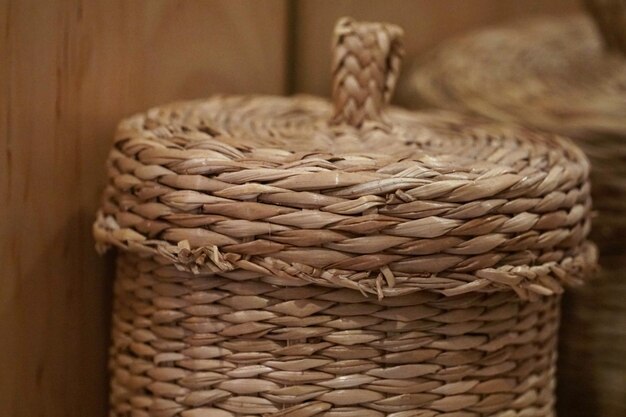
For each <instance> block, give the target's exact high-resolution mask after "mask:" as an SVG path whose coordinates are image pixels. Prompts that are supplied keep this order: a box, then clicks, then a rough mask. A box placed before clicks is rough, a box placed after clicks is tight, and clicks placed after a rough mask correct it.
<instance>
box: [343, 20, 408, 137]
mask: <svg viewBox="0 0 626 417" xmlns="http://www.w3.org/2000/svg"><path fill="white" fill-rule="evenodd" d="M402 35H403V31H402V29H401V28H400V27H398V26H396V25H392V24H388V23H372V22H355V21H354V20H353V19H351V18H345V17H344V18H342V19H340V20H339V21H338V22H337V25H336V26H335V34H334V40H333V63H332V76H333V87H332V91H333V92H332V94H333V102H334V107H335V111H334V115H333V117H332V119H331V123H332V124H342V123H345V124H349V125H351V126H354V127H361V126H362V125H363V123H364V122H367V121H370V122H377V123H381V124H383V125H386V123H385V120H384V114H383V110H384V108H385V106H386V105H387V104H388V103H389V101H390V99H391V96H392V95H393V90H394V87H395V85H396V82H397V80H398V75H399V73H400V64H401V61H402V56H403V54H404V49H403V46H402Z"/></svg>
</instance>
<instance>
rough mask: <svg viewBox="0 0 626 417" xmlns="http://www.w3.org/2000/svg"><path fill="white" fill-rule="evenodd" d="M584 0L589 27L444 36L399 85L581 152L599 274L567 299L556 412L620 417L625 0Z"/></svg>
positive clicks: (625, 238)
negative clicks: (568, 139) (569, 143)
mask: <svg viewBox="0 0 626 417" xmlns="http://www.w3.org/2000/svg"><path fill="white" fill-rule="evenodd" d="M587 3H588V5H589V9H590V10H591V12H592V14H593V15H594V16H595V17H596V18H597V19H598V22H597V25H595V24H594V22H593V21H592V19H590V18H589V17H585V16H576V17H569V18H537V19H533V20H526V21H520V22H517V23H513V24H510V25H507V26H503V27H499V28H494V29H490V30H485V31H482V32H478V33H474V34H469V35H467V36H464V37H462V38H460V39H456V40H453V41H450V42H449V43H447V44H445V45H442V47H441V48H439V49H437V50H435V51H434V52H433V53H432V54H431V55H429V56H428V57H427V58H425V59H424V62H423V63H422V64H421V65H420V66H419V68H418V69H417V70H416V71H415V73H414V75H413V76H412V77H411V80H410V83H411V85H410V86H409V87H408V88H409V89H410V90H412V91H413V93H415V94H416V95H418V96H419V100H415V98H414V101H413V104H414V105H416V106H417V105H420V106H424V105H430V106H437V107H443V108H447V109H455V110H463V111H466V112H471V113H475V114H480V115H482V116H487V117H489V118H490V119H495V120H500V121H508V122H516V123H519V124H522V125H527V126H535V127H540V128H543V129H546V130H549V131H552V132H559V133H567V134H569V135H571V136H573V137H574V138H575V140H576V142H577V143H578V144H579V145H580V146H581V148H582V149H583V150H584V151H585V153H586V154H587V155H588V156H589V157H590V159H591V162H592V166H593V170H592V175H591V178H592V183H593V198H594V207H595V208H597V209H598V215H597V217H596V218H595V219H594V234H593V238H594V240H595V241H596V242H597V243H598V245H599V246H600V251H601V253H602V254H603V258H602V259H601V263H602V266H603V268H604V271H603V272H602V276H601V278H602V279H601V280H599V281H598V282H596V283H594V285H591V286H590V287H589V288H587V289H585V290H583V291H580V292H576V293H575V294H574V296H573V297H572V298H571V299H570V300H566V301H567V302H566V309H565V311H564V316H565V320H566V323H565V325H564V332H563V334H562V343H561V346H562V354H561V358H562V360H561V363H560V369H561V376H562V378H561V380H560V382H559V387H560V394H561V398H562V399H563V401H562V402H561V409H560V412H561V414H562V415H564V416H567V417H570V416H571V417H574V416H581V417H593V416H600V417H622V416H624V415H626V343H624V330H623V328H624V327H623V326H620V325H619V324H621V323H624V322H626V310H624V306H623V304H624V300H626V286H625V285H626V274H624V268H623V257H624V255H625V254H626V251H625V248H626V181H625V179H626V58H625V57H624V56H623V55H622V54H623V53H624V52H626V37H625V36H624V35H626V2H624V1H623V0H608V1H601V0H592V1H587ZM596 26H597V27H598V28H599V29H596ZM601 34H603V35H604V38H603V37H602V36H601ZM617 300H620V301H617ZM609 317H610V318H609ZM607 320H608V322H607ZM607 323H611V325H609V326H607ZM581 329H584V330H581ZM582 358H584V359H582ZM581 361H582V362H585V364H584V365H582V364H581ZM581 381H584V383H582V382H581Z"/></svg>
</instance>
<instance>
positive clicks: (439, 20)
mask: <svg viewBox="0 0 626 417" xmlns="http://www.w3.org/2000/svg"><path fill="white" fill-rule="evenodd" d="M578 8H579V1H578V0H523V1H519V0H471V1H470V0H445V1H436V0H385V1H382V0H297V1H296V2H295V11H294V16H295V23H292V27H293V28H294V29H292V30H293V31H294V34H295V46H294V51H295V57H294V60H293V62H292V68H293V71H294V75H292V77H293V79H294V82H293V88H292V89H293V91H295V92H303V93H310V94H317V95H324V96H329V95H330V70H329V67H330V42H331V33H332V30H333V27H334V25H335V22H336V21H337V19H338V18H340V17H342V16H351V17H354V18H355V19H360V20H370V21H388V22H392V23H396V24H399V25H400V26H402V27H403V28H404V30H405V39H404V41H405V47H406V52H407V54H406V56H407V60H408V61H410V58H411V57H414V56H416V55H418V54H420V53H421V52H424V51H425V50H427V49H428V48H430V47H433V46H434V45H436V44H437V43H438V42H440V41H442V40H444V39H446V38H448V37H450V36H454V35H456V34H460V33H464V32H466V31H467V30H470V29H473V28H478V27H481V26H484V25H487V24H493V23H496V22H499V21H503V20H506V19H510V18H515V17H520V16H525V15H532V14H540V13H550V14H556V13H566V12H571V11H574V10H577V9H578ZM405 64H406V63H405ZM404 69H405V74H406V69H407V65H405V66H404Z"/></svg>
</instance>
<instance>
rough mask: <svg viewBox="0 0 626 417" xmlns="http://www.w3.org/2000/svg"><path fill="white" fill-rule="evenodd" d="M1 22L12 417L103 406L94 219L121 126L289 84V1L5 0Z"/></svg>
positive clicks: (5, 346) (0, 319) (3, 305)
mask: <svg viewBox="0 0 626 417" xmlns="http://www.w3.org/2000/svg"><path fill="white" fill-rule="evenodd" d="M0 28H1V31H0V32H1V33H0V36H1V37H0V60H1V62H0V93H1V94H0V123H1V125H0V415H2V416H11V417H39V416H42V417H85V416H95V417H98V416H104V415H105V414H106V391H107V381H106V349H107V343H108V314H109V311H108V297H109V293H108V289H109V281H110V279H111V269H110V266H109V262H107V260H103V259H101V258H98V257H97V256H96V255H95V253H94V251H93V241H92V238H91V222H92V221H93V216H94V212H95V209H96V207H97V205H98V202H99V193H100V191H101V189H102V186H103V182H104V180H105V178H104V159H105V157H106V154H107V152H108V149H109V147H110V144H111V138H112V134H113V131H114V127H115V124H116V123H117V121H118V120H119V119H120V118H121V117H123V116H125V115H128V114H129V113H131V112H135V111H139V110H142V109H145V108H147V107H149V106H152V105H156V104H159V103H163V102H167V101H172V100H177V99H183V98H190V97H202V96H207V95H209V94H212V93H216V92H224V93H243V92H246V93H250V92H258V93H282V92H283V90H284V86H285V82H286V76H285V65H284V63H285V58H286V57H285V53H286V47H285V43H286V39H287V36H286V4H285V0H270V1H264V2H255V1H253V0H236V1H228V0H203V1H200V0H187V1H177V0H133V1H126V0H107V1H97V0H50V1H43V2H42V1H36V0H0ZM109 261H110V259H109Z"/></svg>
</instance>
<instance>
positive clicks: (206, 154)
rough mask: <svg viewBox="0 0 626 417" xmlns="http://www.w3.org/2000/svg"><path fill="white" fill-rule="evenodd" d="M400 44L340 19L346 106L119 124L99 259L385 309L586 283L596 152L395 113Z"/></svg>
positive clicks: (247, 104)
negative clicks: (430, 299) (422, 297)
mask: <svg viewBox="0 0 626 417" xmlns="http://www.w3.org/2000/svg"><path fill="white" fill-rule="evenodd" d="M400 34H401V30H400V29H399V28H397V27H396V26H393V25H388V24H381V23H356V22H354V21H352V20H350V19H342V20H340V22H339V23H338V25H337V29H336V36H335V47H334V52H335V54H334V64H333V71H334V83H333V105H331V104H330V103H328V102H327V101H326V100H323V99H319V98H313V97H303V96H299V97H293V98H280V97H266V96H246V97H232V96H231V97H229V96H217V97H213V98H210V99H207V100H199V101H192V102H183V103H174V104H171V105H167V106H162V107H157V108H154V109H151V110H149V111H148V112H146V113H142V114H138V115H135V116H133V117H131V118H129V119H126V120H124V121H122V123H121V124H120V125H119V128H118V132H117V135H116V138H115V146H114V148H113V150H112V152H111V155H110V157H109V161H108V167H109V177H110V181H109V185H108V186H107V189H106V191H105V195H104V203H103V207H102V210H101V212H100V214H99V216H98V220H97V222H96V224H95V227H94V232H95V236H96V238H97V240H98V242H99V245H100V247H101V248H104V247H106V246H110V245H114V246H117V247H119V248H123V249H125V250H129V251H132V252H134V253H137V254H139V255H141V256H149V257H152V258H154V259H155V260H157V261H158V262H160V263H164V264H168V263H169V264H175V265H176V266H177V267H178V268H180V269H183V270H189V271H193V272H195V273H198V274H218V275H229V274H230V275H232V274H241V273H246V274H257V275H258V276H259V279H262V280H264V281H267V282H271V283H275V284H281V285H302V284H303V281H305V282H313V283H317V284H320V285H328V286H336V287H348V288H353V289H358V290H360V291H362V292H364V293H373V294H377V295H378V296H380V297H382V296H391V295H400V294H406V293H411V292H415V291H420V290H424V289H427V290H432V291H439V292H442V293H444V294H446V295H455V294H461V293H465V292H469V291H497V290H507V289H508V290H511V289H513V290H515V291H517V292H518V294H519V295H520V296H521V297H524V298H529V297H533V296H537V295H538V294H544V295H545V294H553V293H555V292H560V291H561V284H562V283H564V282H570V283H574V282H578V281H580V280H581V279H582V278H583V277H584V275H585V272H586V271H587V270H588V269H589V268H591V267H592V266H593V264H594V262H595V250H594V248H593V246H592V245H590V244H588V243H587V241H586V236H587V234H588V232H589V227H590V221H589V218H590V209H591V204H590V199H589V184H588V179H587V178H588V173H589V166H588V162H587V160H586V159H585V157H584V155H583V154H582V153H581V151H580V150H579V149H578V148H577V147H575V146H574V145H573V144H572V143H571V142H570V141H568V140H567V139H564V138H561V137H558V136H555V135H549V134H541V133H537V132H534V131H531V130H528V129H524V128H521V127H511V126H502V125H497V124H494V123H491V122H486V121H482V120H476V119H472V118H466V117H463V116H459V115H456V114H452V113H413V112H408V111H403V110H400V109H396V108H391V109H385V105H386V103H387V102H388V101H389V99H390V97H391V93H392V90H393V86H394V84H395V81H396V79H397V75H398V72H399V67H400V56H401V51H402V48H401V43H400ZM294 283H298V284H294Z"/></svg>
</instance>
